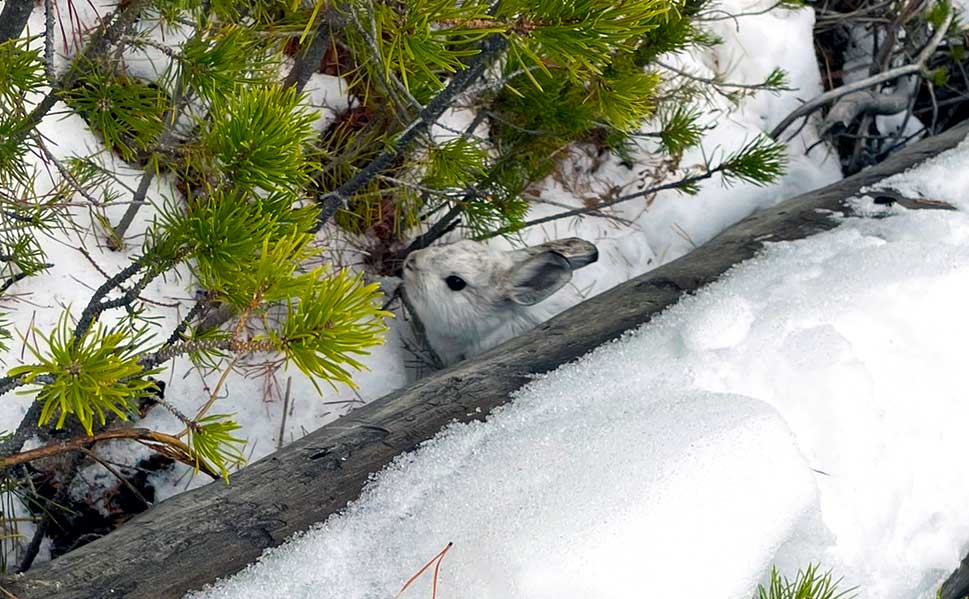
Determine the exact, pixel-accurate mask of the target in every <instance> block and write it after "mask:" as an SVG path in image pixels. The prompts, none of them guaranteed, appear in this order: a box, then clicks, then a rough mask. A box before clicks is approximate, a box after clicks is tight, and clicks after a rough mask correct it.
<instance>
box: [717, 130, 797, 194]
mask: <svg viewBox="0 0 969 599" xmlns="http://www.w3.org/2000/svg"><path fill="white" fill-rule="evenodd" d="M786 169H787V147H786V146H785V145H784V144H782V143H778V142H776V141H774V140H772V139H770V138H769V137H766V136H759V137H756V138H754V139H753V140H751V141H750V142H748V143H747V144H745V145H744V146H743V147H742V148H740V149H739V150H737V151H736V152H734V153H733V154H731V155H729V156H728V157H727V158H726V159H725V160H724V161H723V162H722V163H721V164H720V165H719V167H718V168H717V170H719V171H720V173H721V175H722V176H723V182H724V184H725V185H732V184H733V183H736V182H738V181H742V182H745V183H753V184H754V185H759V186H763V185H767V184H769V183H771V182H772V181H774V180H776V179H777V178H778V177H780V176H781V175H782V174H784V171H785V170H786Z"/></svg>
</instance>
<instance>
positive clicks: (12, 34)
mask: <svg viewBox="0 0 969 599" xmlns="http://www.w3.org/2000/svg"><path fill="white" fill-rule="evenodd" d="M33 10H34V2H33V0H6V1H5V2H4V3H3V11H2V12H0V44H2V43H3V42H5V41H7V40H13V39H17V38H18V37H20V35H21V34H22V33H23V32H24V28H25V27H26V26H27V20H28V19H30V13H31V12H33Z"/></svg>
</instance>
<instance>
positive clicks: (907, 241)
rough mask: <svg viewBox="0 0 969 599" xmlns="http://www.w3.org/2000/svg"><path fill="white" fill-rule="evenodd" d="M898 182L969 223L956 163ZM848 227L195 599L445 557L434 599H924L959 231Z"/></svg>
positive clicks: (945, 426)
mask: <svg viewBox="0 0 969 599" xmlns="http://www.w3.org/2000/svg"><path fill="white" fill-rule="evenodd" d="M940 173H944V174H945V177H944V178H945V179H946V180H945V182H940V181H939V175H940ZM896 182H897V183H898V185H899V186H905V187H906V188H908V189H922V190H928V191H931V192H932V194H933V195H932V196H931V197H932V198H933V199H938V200H943V201H949V202H952V203H955V204H957V205H961V206H963V207H969V202H967V200H966V199H965V197H964V195H963V194H964V191H963V190H964V189H966V186H967V184H969V144H963V145H962V146H960V147H959V148H957V149H955V150H953V151H952V152H949V153H948V154H947V155H944V156H942V157H940V158H939V159H937V160H933V161H932V162H931V163H929V164H926V165H924V166H923V167H921V168H920V169H918V170H917V171H916V172H914V173H908V174H905V175H902V176H900V177H897V178H896ZM858 205H859V207H860V209H861V210H862V211H866V210H867V211H869V212H870V214H871V215H872V217H870V218H851V219H845V221H844V222H843V224H842V225H841V226H840V227H839V228H837V229H835V230H833V231H830V232H827V233H823V234H821V235H817V236H815V237H813V238H810V239H806V240H802V241H795V242H784V243H776V244H770V245H769V247H767V249H766V250H765V251H764V252H762V254H761V255H760V256H758V257H757V258H756V259H754V260H751V261H749V262H747V263H744V264H742V265H740V266H738V267H736V268H735V269H733V270H732V271H731V272H730V273H728V275H727V276H726V277H725V278H724V279H723V280H721V281H720V282H718V283H716V284H714V285H711V286H710V287H708V288H706V289H704V290H702V291H700V292H699V293H697V294H696V295H695V296H693V297H689V298H687V299H685V300H683V301H681V302H680V303H679V304H678V305H676V306H675V307H673V308H671V309H670V310H668V311H667V312H666V313H664V314H663V315H662V316H661V317H660V318H658V319H656V320H654V321H653V322H652V323H650V324H649V325H647V326H645V327H644V328H642V329H640V330H638V331H635V332H631V333H629V334H628V335H626V337H625V338H624V339H622V340H620V341H617V342H615V343H611V344H608V345H606V346H603V347H601V348H599V349H598V350H596V351H595V352H593V353H592V354H590V355H588V356H586V357H585V358H583V359H581V360H579V361H577V362H575V363H572V364H568V365H566V366H563V367H562V368H560V369H558V370H557V371H555V372H553V373H551V374H549V375H546V376H544V377H543V378H541V379H540V380H537V381H535V382H534V383H532V384H530V385H528V386H527V387H525V388H524V389H522V390H520V391H519V392H518V393H516V394H515V398H514V401H513V402H512V403H511V404H508V405H507V406H505V407H503V408H501V409H499V410H498V411H496V413H494V414H493V415H492V416H490V417H489V418H488V419H487V421H486V422H475V423H470V424H461V425H457V424H456V425H452V426H451V427H449V428H448V429H446V430H445V431H444V432H442V433H441V434H440V435H438V436H437V437H436V438H434V439H433V440H431V441H429V442H427V443H426V444H424V445H423V446H422V447H421V448H420V449H419V450H418V451H417V452H415V453H414V454H412V455H406V456H402V457H400V458H399V459H398V460H397V461H396V462H395V463H394V464H392V465H391V466H390V467H388V468H387V469H386V470H384V471H383V472H381V473H380V474H379V475H378V476H377V478H376V479H375V481H373V482H372V483H371V484H370V485H369V486H368V487H367V489H366V490H365V492H364V494H363V496H362V497H361V498H360V499H359V500H358V501H356V502H355V503H354V504H353V505H352V506H350V507H349V508H348V509H347V510H346V511H345V512H344V513H342V514H340V515H338V516H335V517H332V518H330V519H329V520H328V521H327V522H326V523H324V524H321V525H320V526H318V527H317V528H315V529H313V530H311V531H309V532H307V533H305V534H303V535H301V536H300V537H298V538H297V539H295V540H293V541H291V542H289V543H288V544H286V545H284V546H283V547H280V548H278V549H275V550H272V551H270V552H268V554H267V555H265V556H264V557H263V558H262V560H261V561H260V562H259V563H258V564H257V565H254V566H251V567H250V568H249V569H248V570H246V571H244V572H242V573H240V574H238V575H236V576H234V577H233V578H231V579H229V580H227V581H223V582H221V583H219V584H218V585H217V586H216V587H214V588H211V589H209V590H207V591H206V592H204V593H199V594H195V595H192V597H193V598H194V599H222V598H225V599H229V598H236V597H287V598H289V599H298V598H307V599H308V598H314V599H316V598H321V597H339V598H341V599H353V598H358V597H359V598H363V597H394V596H395V594H396V593H397V592H398V591H399V590H400V589H401V587H402V586H403V584H404V583H405V581H407V580H408V579H409V578H410V577H411V576H412V575H413V574H415V573H416V572H418V571H419V570H420V568H421V567H422V566H423V565H424V564H425V563H427V562H428V561H429V560H430V559H431V558H432V557H433V556H435V555H436V554H437V553H438V552H440V551H441V550H442V549H443V548H445V547H446V546H447V544H448V543H453V546H451V547H450V549H449V551H448V553H447V554H446V555H445V557H444V558H443V559H442V560H441V562H440V568H439V571H438V579H437V596H438V597H480V598H488V597H494V598H499V597H500V598H502V599H514V598H519V597H521V598H530V599H535V598H545V597H548V598H553V597H554V598H556V599H564V598H570V597H575V598H583V599H594V598H598V597H602V598H606V597H608V598H615V597H633V596H651V597H652V596H655V597H695V596H708V597H717V598H724V599H729V598H737V599H741V598H746V597H750V596H751V595H752V593H753V590H754V587H755V585H756V583H757V582H758V581H760V580H762V579H763V577H764V576H765V573H766V572H767V570H768V568H769V567H770V566H771V565H772V564H776V565H777V566H778V567H779V568H780V569H781V570H782V572H786V573H789V574H793V572H794V571H796V569H797V568H803V567H805V566H807V565H808V564H810V563H817V562H821V563H822V564H823V566H824V568H833V569H834V571H835V572H836V574H837V575H838V576H843V577H844V581H843V583H842V588H843V589H847V588H848V587H850V586H857V587H858V591H859V596H863V597H866V598H869V599H882V598H886V599H887V598H889V597H892V598H897V597H911V598H913V599H915V598H918V597H932V596H934V594H935V591H936V589H937V588H938V585H939V584H940V583H941V582H942V580H944V577H945V576H946V575H947V574H948V573H949V572H950V571H951V570H952V569H954V568H955V566H956V565H957V564H958V562H959V560H960V558H961V557H962V555H963V552H964V551H965V550H966V545H967V541H969V516H967V515H966V510H965V506H966V505H967V504H969V479H967V478H966V476H965V475H964V472H963V470H964V469H963V467H962V464H963V455H964V430H963V429H964V423H965V422H966V420H967V418H969V401H966V393H965V376H964V359H965V351H964V350H965V343H966V339H969V313H967V312H966V310H965V309H964V304H965V298H966V297H967V293H969V215H967V214H966V213H965V212H925V211H923V212H906V211H904V210H903V209H898V210H893V211H885V210H884V209H879V208H876V207H874V206H872V205H871V203H870V201H868V200H865V199H864V198H862V199H860V200H858ZM876 217H877V218H876ZM432 570H433V568H432V569H429V570H428V571H427V572H426V573H425V574H424V575H423V576H422V577H420V578H418V579H417V580H416V581H415V582H414V583H413V584H411V586H410V587H409V588H408V589H407V590H406V592H405V593H404V594H403V595H402V596H403V597H405V598H406V597H431V595H432V589H431V585H432V580H433V576H432Z"/></svg>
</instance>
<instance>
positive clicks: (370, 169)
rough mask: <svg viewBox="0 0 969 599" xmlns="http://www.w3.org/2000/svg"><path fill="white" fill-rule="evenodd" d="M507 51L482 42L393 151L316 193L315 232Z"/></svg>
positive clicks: (498, 43) (500, 44) (500, 42)
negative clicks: (334, 186) (331, 188)
mask: <svg viewBox="0 0 969 599" xmlns="http://www.w3.org/2000/svg"><path fill="white" fill-rule="evenodd" d="M507 47H508V41H507V40H506V39H505V38H504V37H503V36H501V35H497V34H496V35H492V36H490V37H488V38H486V39H485V40H484V41H483V42H482V44H481V51H480V52H479V53H478V54H476V55H475V56H474V57H473V58H472V59H471V60H470V61H469V63H468V65H467V67H466V68H465V69H464V70H462V71H459V72H458V73H456V74H455V75H454V76H453V77H452V78H451V81H450V82H448V84H447V87H445V88H444V89H443V90H441V91H440V92H439V93H438V94H437V95H436V96H435V97H434V98H433V99H432V100H431V101H430V102H429V103H428V104H427V106H425V107H424V109H423V110H421V112H420V114H419V115H418V117H417V120H415V121H414V122H412V123H411V124H410V126H408V127H407V128H406V129H405V130H404V131H403V132H402V133H401V134H400V135H399V136H398V138H397V140H396V141H395V142H394V145H393V147H391V148H389V149H387V150H385V151H384V152H382V153H381V154H379V155H378V156H377V157H376V158H374V159H373V160H371V161H370V163H369V164H367V165H366V166H365V167H363V168H362V169H360V170H359V171H358V172H357V173H356V174H355V175H354V176H353V177H352V178H351V179H350V180H349V181H347V182H346V183H344V184H343V185H342V186H341V187H340V188H339V189H337V190H335V191H331V192H329V193H322V192H321V193H318V194H317V198H316V199H317V203H318V204H319V205H320V213H319V216H318V218H317V222H316V230H319V229H320V227H322V226H323V225H324V224H326V222H327V221H328V220H330V218H332V217H333V215H334V214H336V212H337V210H339V209H340V208H341V207H343V206H345V205H346V203H347V200H348V199H349V198H350V196H352V195H353V194H354V193H356V192H357V191H359V190H360V189H361V188H363V186H365V185H366V184H367V183H369V182H370V181H372V180H373V179H374V178H376V177H377V175H379V174H381V173H382V172H383V171H384V170H386V169H387V168H389V167H390V166H392V165H393V164H394V163H395V162H397V160H399V159H400V158H401V157H402V156H403V155H404V153H405V152H406V151H407V150H408V148H409V147H410V145H411V144H412V143H413V142H414V141H415V140H416V139H417V138H418V137H419V136H420V135H422V134H424V133H426V132H427V130H428V129H429V128H430V126H431V125H432V124H434V122H435V121H437V119H439V118H440V117H441V115H442V114H444V112H445V111H446V110H447V109H448V108H450V107H451V105H452V104H453V102H454V101H455V100H456V99H457V97H458V96H459V95H461V94H462V93H464V92H465V91H467V89H468V88H469V87H471V85H472V84H474V83H475V82H476V81H478V79H480V78H481V77H482V76H483V75H484V73H485V69H487V68H488V66H489V65H491V64H492V63H493V62H494V61H495V60H496V59H497V58H498V56H499V55H500V54H501V53H502V52H503V51H504V50H505V49H506V48H507Z"/></svg>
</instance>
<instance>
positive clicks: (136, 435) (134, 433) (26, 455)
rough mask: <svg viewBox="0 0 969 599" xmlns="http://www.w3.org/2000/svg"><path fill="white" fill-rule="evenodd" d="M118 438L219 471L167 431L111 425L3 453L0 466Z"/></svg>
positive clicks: (211, 472) (194, 464)
mask: <svg viewBox="0 0 969 599" xmlns="http://www.w3.org/2000/svg"><path fill="white" fill-rule="evenodd" d="M118 439H127V440H133V441H137V442H139V443H141V444H142V445H145V446H146V447H148V448H150V449H154V450H156V451H158V450H159V449H161V448H164V449H165V451H164V453H165V455H167V456H168V457H171V458H173V459H177V460H178V461H180V462H182V463H184V464H187V465H189V466H192V467H193V468H194V467H196V466H198V467H199V469H200V470H202V471H203V472H205V473H206V474H208V475H209V476H211V477H212V478H219V474H218V473H217V472H215V471H214V470H212V468H211V467H209V466H208V464H206V463H205V462H198V461H197V458H196V456H195V452H194V451H192V449H191V448H190V447H189V446H188V445H186V444H185V443H184V442H183V441H181V440H180V439H178V438H177V437H174V436H172V435H167V434H165V433H160V432H157V431H153V430H151V429H147V428H124V429H115V430H109V431H103V432H100V433H97V434H95V435H92V436H83V437H75V438H73V439H70V440H67V441H60V442H57V443H51V444H49V445H44V446H43V447H38V448H36V449H30V450H28V451H22V452H20V453H15V454H13V455H9V456H6V457H0V468H10V467H11V466H16V465H18V464H26V463H28V462H32V461H34V460H39V459H41V458H48V457H51V456H55V455H60V454H63V453H68V452H72V451H81V450H83V449H88V448H90V447H91V446H92V445H95V444H97V443H100V442H102V441H112V440H118Z"/></svg>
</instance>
